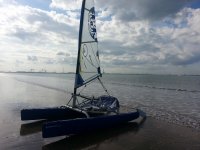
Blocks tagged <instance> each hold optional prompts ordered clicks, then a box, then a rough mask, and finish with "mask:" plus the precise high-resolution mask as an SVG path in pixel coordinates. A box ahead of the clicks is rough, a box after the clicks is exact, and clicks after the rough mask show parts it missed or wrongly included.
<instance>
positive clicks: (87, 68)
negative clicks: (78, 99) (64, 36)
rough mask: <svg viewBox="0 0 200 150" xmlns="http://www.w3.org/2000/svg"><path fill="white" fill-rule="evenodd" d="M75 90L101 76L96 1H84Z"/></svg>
mask: <svg viewBox="0 0 200 150" xmlns="http://www.w3.org/2000/svg"><path fill="white" fill-rule="evenodd" d="M79 30H80V31H79V45H78V59H77V69H76V81H75V88H78V87H80V86H82V85H84V84H86V83H88V82H90V81H92V80H94V79H96V78H97V77H99V76H101V71H100V62H99V52H98V41H97V32H96V22H95V8H94V0H83V3H82V10H81V19H80V29H79Z"/></svg>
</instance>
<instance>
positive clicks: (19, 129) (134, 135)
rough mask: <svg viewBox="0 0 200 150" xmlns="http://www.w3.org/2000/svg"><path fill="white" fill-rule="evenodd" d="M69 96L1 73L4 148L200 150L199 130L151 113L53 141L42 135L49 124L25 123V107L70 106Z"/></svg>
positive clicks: (1, 145)
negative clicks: (116, 124) (22, 116)
mask: <svg viewBox="0 0 200 150" xmlns="http://www.w3.org/2000/svg"><path fill="white" fill-rule="evenodd" d="M69 86H73V85H69ZM67 96H69V95H67V93H65V92H63V91H62V90H58V89H57V88H46V87H45V86H41V85H38V84H31V83H28V82H22V81H19V80H16V78H13V76H12V77H11V76H9V75H7V74H3V73H2V74H0V98H1V99H0V106H1V109H0V131H1V132H0V149H1V150H12V149H15V150H17V149H20V150H23V149H29V150H35V149H98V150H106V149H109V150H110V149H115V150H124V149H127V150H133V149H141V150H143V149H144V150H147V149H155V150H157V149H162V150H168V149H170V150H172V149H174V150H175V149H176V150H177V149H181V150H199V149H200V142H199V139H200V131H199V130H197V129H195V128H191V127H186V126H183V125H177V124H173V123H169V122H167V121H162V119H160V120H158V119H156V117H152V116H148V114H147V118H146V119H145V120H138V121H137V122H131V123H128V124H125V125H124V126H120V127H116V128H115V127H113V128H112V129H107V130H103V131H96V132H92V133H87V134H82V135H75V136H70V137H64V136H62V137H56V138H49V139H43V138H42V134H41V126H42V123H44V122H45V121H21V119H20V111H21V110H22V109H23V108H41V107H53V106H60V105H63V104H65V103H66V97H67Z"/></svg>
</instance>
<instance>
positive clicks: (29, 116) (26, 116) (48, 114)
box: [21, 107, 86, 121]
mask: <svg viewBox="0 0 200 150" xmlns="http://www.w3.org/2000/svg"><path fill="white" fill-rule="evenodd" d="M73 118H86V116H85V114H83V113H81V112H78V111H75V110H73V109H70V108H66V107H53V108H33V109H23V110H21V120H23V121H25V120H40V119H47V120H61V119H73Z"/></svg>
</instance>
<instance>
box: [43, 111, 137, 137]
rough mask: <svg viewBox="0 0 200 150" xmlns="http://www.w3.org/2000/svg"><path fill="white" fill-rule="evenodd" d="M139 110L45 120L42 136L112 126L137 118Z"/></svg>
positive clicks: (70, 133) (53, 135)
mask: <svg viewBox="0 0 200 150" xmlns="http://www.w3.org/2000/svg"><path fill="white" fill-rule="evenodd" d="M139 116H140V113H139V111H136V112H131V113H124V114H119V115H111V116H101V117H92V118H79V119H71V120H59V121H52V122H47V123H45V124H44V125H43V127H42V136H43V138H49V137H56V136H63V135H72V134H80V133H84V132H89V131H93V130H98V129H104V128H109V127H113V126H116V125H119V124H122V123H126V122H129V121H132V120H134V119H137V118H138V117H139Z"/></svg>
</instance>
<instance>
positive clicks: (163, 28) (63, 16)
mask: <svg viewBox="0 0 200 150" xmlns="http://www.w3.org/2000/svg"><path fill="white" fill-rule="evenodd" d="M81 3H82V1H81V0H31V1H27V0H0V56H1V57H0V71H44V70H46V71H48V72H52V71H53V72H54V71H56V72H63V71H64V72H74V71H75V68H76V59H77V50H78V32H79V19H80V8H81ZM95 11H96V24H97V36H98V41H99V53H100V61H101V67H102V70H104V71H105V72H106V73H139V74H140V73H148V74H195V75H196V74H198V75H200V69H199V68H200V0H123V1H121V0H120V1H119V0H109V1H108V0H95Z"/></svg>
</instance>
